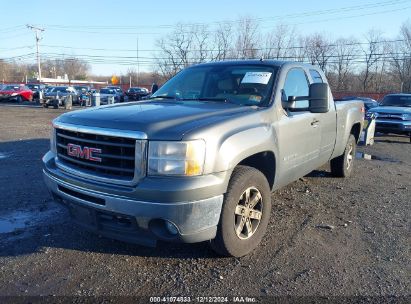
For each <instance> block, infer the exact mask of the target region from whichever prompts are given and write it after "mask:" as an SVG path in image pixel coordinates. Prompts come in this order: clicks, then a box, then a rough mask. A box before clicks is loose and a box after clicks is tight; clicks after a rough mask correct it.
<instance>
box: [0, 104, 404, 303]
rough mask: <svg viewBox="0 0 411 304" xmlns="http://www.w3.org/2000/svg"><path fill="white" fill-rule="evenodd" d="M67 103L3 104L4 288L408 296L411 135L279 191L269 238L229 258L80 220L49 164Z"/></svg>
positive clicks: (0, 210) (60, 292)
mask: <svg viewBox="0 0 411 304" xmlns="http://www.w3.org/2000/svg"><path fill="white" fill-rule="evenodd" d="M62 112H63V110H54V109H43V108H39V107H29V106H27V107H26V106H23V107H15V106H10V105H6V104H0V122H1V126H0V193H1V195H0V282H1V284H0V295H1V296H38V295H56V296H130V295H131V296H167V295H168V296H170V295H173V296H191V297H194V296H252V297H260V298H258V299H273V298H269V297H267V296H276V297H278V296H280V297H281V296H284V297H289V296H291V297H303V298H299V299H310V298H304V297H307V296H312V297H315V298H313V299H319V298H318V297H325V299H355V298H353V297H368V298H366V299H371V300H370V301H371V302H374V301H385V300H387V299H388V298H384V299H383V298H380V297H390V298H389V299H391V300H392V299H394V300H400V301H404V303H406V302H407V301H411V297H410V295H411V284H410V282H411V263H410V261H411V251H410V244H411V233H410V230H411V229H410V228H411V225H410V213H411V212H410V210H411V209H410V202H411V179H410V176H411V144H409V143H408V141H409V140H408V138H405V137H388V136H379V137H378V138H377V139H376V143H375V145H374V146H371V147H358V151H359V152H362V153H367V154H369V155H372V156H373V158H376V159H372V160H367V159H358V160H357V161H356V163H355V170H354V175H353V177H351V178H349V179H338V178H333V177H331V176H330V174H329V169H328V167H324V168H320V169H319V170H317V171H314V172H312V173H311V174H310V175H308V176H306V177H304V178H302V179H300V180H299V181H296V182H294V183H292V184H290V185H289V186H287V187H285V188H283V189H281V190H280V191H277V192H275V193H273V195H272V201H273V210H272V216H271V221H270V224H269V228H268V232H267V235H266V237H265V238H264V240H263V243H262V244H261V246H260V247H259V248H258V249H257V250H256V251H254V252H253V253H251V254H250V255H248V256H246V257H244V258H241V259H235V258H221V257H218V256H217V255H216V254H214V253H213V251H211V250H210V249H209V247H208V244H207V243H199V244H191V245H189V244H167V243H159V245H158V246H157V248H145V247H141V246H136V245H130V244H125V243H121V242H117V241H112V240H109V239H105V238H99V237H98V236H96V235H93V234H90V233H88V232H85V231H82V230H81V229H79V228H77V227H76V226H75V225H73V224H72V223H71V222H70V220H69V219H68V216H67V213H66V211H65V210H64V209H63V208H62V207H60V206H59V205H57V204H55V203H53V202H52V201H51V199H50V196H49V195H48V193H47V190H46V187H45V185H44V183H43V180H42V173H41V157H42V155H43V154H44V153H45V152H46V151H47V150H48V146H49V141H48V137H49V130H50V121H51V119H53V118H54V117H56V116H58V115H59V114H61V113H62ZM360 156H362V155H359V157H360ZM366 157H369V156H366ZM231 299H232V298H231ZM285 299H290V298H285ZM291 299H293V298H291ZM294 299H295V298H294ZM357 299H358V298H357ZM363 299H364V298H363ZM0 301H1V299H0ZM303 302H304V301H303Z"/></svg>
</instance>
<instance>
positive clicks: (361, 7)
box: [47, 0, 411, 34]
mask: <svg viewBox="0 0 411 304" xmlns="http://www.w3.org/2000/svg"><path fill="white" fill-rule="evenodd" d="M410 2H411V0H390V1H381V2H371V3H367V4H361V5H354V6H348V7H340V8H333V9H326V10H312V11H306V12H300V13H292V14H286V15H285V14H282V15H276V16H271V17H264V18H248V19H251V20H253V21H259V22H272V21H278V20H279V19H287V20H288V19H290V18H293V19H299V18H301V17H312V16H318V15H325V14H327V15H328V14H340V13H341V12H350V11H358V10H364V9H370V8H380V7H386V6H393V5H400V4H405V3H410ZM240 22H241V21H240V20H226V21H213V22H207V23H201V22H197V23H181V25H182V26H209V25H212V24H215V25H219V24H238V23H240ZM47 27H48V28H60V29H62V28H66V29H68V28H79V29H83V28H85V27H86V28H89V29H95V30H98V29H99V30H119V29H121V30H125V29H136V28H139V29H141V28H155V29H163V28H165V29H170V28H175V27H176V24H160V25H155V26H147V25H133V26H121V25H120V26H119V25H101V26H96V25H94V26H93V25H91V26H90V25H70V26H69V25H59V24H48V25H47ZM127 34H136V33H127Z"/></svg>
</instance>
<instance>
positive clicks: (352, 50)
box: [331, 38, 358, 91]
mask: <svg viewBox="0 0 411 304" xmlns="http://www.w3.org/2000/svg"><path fill="white" fill-rule="evenodd" d="M357 45H358V43H357V41H356V40H355V39H354V38H349V39H346V38H340V39H338V40H337V41H335V46H334V60H333V63H332V64H331V66H332V68H333V72H334V73H335V74H336V84H335V85H334V88H335V89H336V90H337V91H341V90H346V89H347V84H348V79H349V78H348V75H349V74H350V72H351V71H352V70H353V61H354V59H355V56H356V54H357V52H358V49H357Z"/></svg>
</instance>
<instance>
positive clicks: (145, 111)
mask: <svg viewBox="0 0 411 304" xmlns="http://www.w3.org/2000/svg"><path fill="white" fill-rule="evenodd" d="M254 111H256V107H248V106H239V105H235V104H228V103H216V102H198V101H145V102H129V103H123V104H115V105H109V106H102V107H98V108H92V109H88V110H80V111H74V112H69V113H66V114H63V115H61V116H60V117H59V118H57V121H58V122H62V123H69V124H74V125H79V126H86V127H87V126H89V127H98V128H109V129H118V130H128V131H140V132H144V133H146V134H147V136H148V138H149V139H153V140H181V139H182V138H183V136H184V134H186V133H187V132H189V131H190V130H193V129H196V128H200V127H203V126H206V125H209V124H212V123H216V122H219V121H222V120H226V119H230V118H233V117H238V116H241V115H247V113H251V112H254Z"/></svg>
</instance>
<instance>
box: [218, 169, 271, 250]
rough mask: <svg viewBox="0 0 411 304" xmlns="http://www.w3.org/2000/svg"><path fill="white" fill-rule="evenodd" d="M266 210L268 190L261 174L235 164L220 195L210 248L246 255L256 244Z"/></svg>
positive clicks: (264, 225) (268, 208) (267, 215)
mask: <svg viewBox="0 0 411 304" xmlns="http://www.w3.org/2000/svg"><path fill="white" fill-rule="evenodd" d="M270 212H271V191H270V186H269V185H268V181H267V179H266V178H265V176H264V175H263V174H262V173H261V172H260V171H258V170H257V169H255V168H252V167H246V166H238V167H236V168H235V169H234V171H233V174H232V177H231V180H230V183H229V185H228V189H227V193H226V194H225V196H224V202H223V207H222V210H221V216H220V222H219V224H218V229H217V234H216V237H215V239H214V240H212V241H211V247H212V248H213V250H214V251H216V252H217V253H219V254H221V255H224V256H234V257H241V256H244V255H246V254H248V253H249V252H251V251H252V250H253V249H255V248H256V247H257V246H258V245H259V244H260V242H261V239H262V238H263V236H264V234H265V231H266V229H267V225H268V222H269V218H270Z"/></svg>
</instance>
